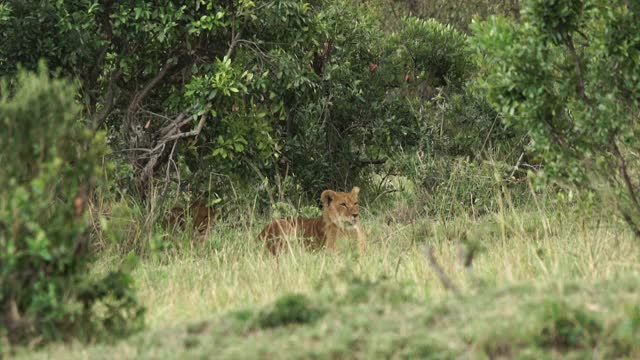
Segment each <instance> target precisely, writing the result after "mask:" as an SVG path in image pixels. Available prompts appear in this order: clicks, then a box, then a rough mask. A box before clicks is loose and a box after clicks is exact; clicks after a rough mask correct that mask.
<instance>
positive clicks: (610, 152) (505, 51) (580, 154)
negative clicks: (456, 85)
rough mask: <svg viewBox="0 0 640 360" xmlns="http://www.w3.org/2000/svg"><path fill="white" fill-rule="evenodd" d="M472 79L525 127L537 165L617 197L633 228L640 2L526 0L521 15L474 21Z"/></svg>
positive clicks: (639, 203) (638, 209) (639, 146)
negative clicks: (475, 71) (476, 57)
mask: <svg viewBox="0 0 640 360" xmlns="http://www.w3.org/2000/svg"><path fill="white" fill-rule="evenodd" d="M475 33H476V36H475V37H474V43H475V45H476V47H477V49H478V52H479V54H480V58H481V61H480V63H481V67H482V69H483V72H482V76H479V78H478V84H479V86H480V88H481V89H482V90H483V93H484V94H486V96H487V98H488V99H489V101H490V102H491V103H492V104H493V105H494V106H495V107H496V109H498V110H499V111H500V112H501V113H502V114H504V115H505V119H506V121H507V122H508V123H509V124H512V125H513V126H514V127H517V128H520V129H522V130H523V131H526V132H527V133H528V134H529V136H530V138H531V143H530V144H531V147H532V148H533V149H535V150H537V152H538V154H540V156H541V157H542V158H543V161H544V173H545V174H547V175H548V176H550V177H552V178H555V179H568V180H569V181H571V182H574V183H577V184H580V185H582V186H587V187H589V188H591V189H593V190H595V191H597V193H599V194H600V195H601V196H603V197H604V198H605V199H608V200H611V201H613V202H614V203H616V204H617V205H618V206H619V208H620V211H621V213H622V215H623V217H624V219H625V220H626V221H627V222H628V223H629V225H631V227H632V229H633V230H634V231H635V232H636V234H637V235H638V236H640V200H639V194H638V191H640V188H639V185H638V183H637V173H638V165H639V162H638V157H637V155H636V154H637V153H638V151H639V150H640V142H639V141H638V139H639V137H638V135H640V134H639V133H638V131H639V130H640V128H639V127H638V125H639V121H638V120H639V117H638V114H639V113H640V11H639V9H638V8H637V6H633V5H632V4H631V3H629V2H627V1H614V2H611V1H599V0H591V1H575V0H556V1H551V2H549V1H542V0H532V1H528V2H527V6H526V8H525V9H524V11H523V16H522V22H521V23H513V22H510V21H508V20H506V19H503V18H492V19H491V20H489V21H487V22H485V23H479V24H476V26H475Z"/></svg>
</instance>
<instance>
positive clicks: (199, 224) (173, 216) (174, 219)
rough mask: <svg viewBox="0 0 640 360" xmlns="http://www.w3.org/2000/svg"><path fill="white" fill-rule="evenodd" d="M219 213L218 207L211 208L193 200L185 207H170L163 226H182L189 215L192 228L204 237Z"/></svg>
mask: <svg viewBox="0 0 640 360" xmlns="http://www.w3.org/2000/svg"><path fill="white" fill-rule="evenodd" d="M219 215H220V211H219V210H218V209H211V208H210V207H208V206H206V205H205V204H204V203H203V202H201V201H194V202H192V203H191V204H190V205H189V206H188V207H186V208H185V207H180V206H176V207H174V208H173V209H171V212H170V213H169V214H168V216H167V217H166V219H165V226H167V227H172V228H176V227H182V228H184V226H185V223H186V217H187V216H191V220H192V222H191V225H192V227H193V230H195V232H196V233H199V234H202V235H204V237H205V238H206V237H208V235H209V230H210V229H211V228H213V226H214V225H215V224H216V222H217V219H218V216H219Z"/></svg>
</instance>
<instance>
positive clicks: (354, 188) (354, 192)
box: [351, 186, 360, 197]
mask: <svg viewBox="0 0 640 360" xmlns="http://www.w3.org/2000/svg"><path fill="white" fill-rule="evenodd" d="M351 193H352V194H353V195H355V196H356V197H357V196H358V194H359V193H360V188H359V187H357V186H354V187H353V189H351Z"/></svg>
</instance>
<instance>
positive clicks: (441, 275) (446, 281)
mask: <svg viewBox="0 0 640 360" xmlns="http://www.w3.org/2000/svg"><path fill="white" fill-rule="evenodd" d="M422 251H423V252H424V255H425V256H426V257H427V260H429V265H430V266H431V268H432V269H433V271H434V272H435V273H436V275H437V276H438V279H439V280H440V282H441V283H442V286H444V288H445V289H447V290H451V291H453V293H454V294H456V295H457V296H460V290H458V288H457V287H456V286H455V285H454V284H453V282H452V281H451V279H450V278H449V276H447V274H446V273H445V272H444V270H443V269H442V267H441V266H440V264H438V260H437V259H436V257H435V255H434V254H433V246H424V247H423V248H422Z"/></svg>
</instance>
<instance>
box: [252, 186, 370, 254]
mask: <svg viewBox="0 0 640 360" xmlns="http://www.w3.org/2000/svg"><path fill="white" fill-rule="evenodd" d="M359 192H360V188H358V187H354V188H353V189H351V192H336V191H333V190H325V191H323V192H322V195H320V201H321V202H322V216H321V217H317V218H297V219H291V218H289V219H278V220H274V221H273V222H272V223H271V224H269V225H267V226H266V227H265V228H264V229H263V230H262V232H261V233H260V235H259V236H258V238H259V239H260V240H262V241H266V243H267V247H268V248H269V251H271V253H273V254H277V253H278V252H279V251H280V250H281V249H282V247H283V245H284V240H285V239H284V238H285V237H288V236H297V235H299V236H302V237H304V239H305V241H304V244H305V245H306V246H307V247H310V248H313V249H319V248H322V247H326V248H327V249H329V250H336V240H337V238H339V237H348V238H351V239H354V238H355V239H356V240H357V241H358V247H359V249H360V251H364V250H365V249H366V246H367V244H366V239H365V238H364V234H363V232H362V228H361V226H360V222H359V220H358V216H359V213H360V209H359V208H358V193H359Z"/></svg>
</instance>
